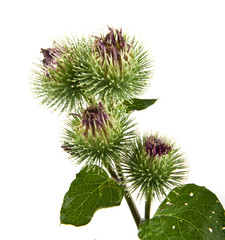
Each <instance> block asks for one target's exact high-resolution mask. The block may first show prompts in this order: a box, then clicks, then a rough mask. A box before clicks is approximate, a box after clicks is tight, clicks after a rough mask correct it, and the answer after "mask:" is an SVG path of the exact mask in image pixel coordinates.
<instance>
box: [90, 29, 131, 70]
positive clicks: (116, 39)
mask: <svg viewBox="0 0 225 240" xmlns="http://www.w3.org/2000/svg"><path fill="white" fill-rule="evenodd" d="M108 28H109V33H108V34H107V35H106V36H105V37H102V38H100V37H95V39H96V40H95V43H94V48H93V49H94V50H95V51H96V52H97V53H98V54H99V56H101V57H102V59H103V62H104V61H105V59H107V61H109V58H110V57H111V58H112V61H113V64H114V63H118V65H119V67H120V70H122V60H121V56H122V53H123V58H124V60H126V61H127V60H128V57H127V55H126V53H128V52H129V50H130V47H131V45H130V44H127V43H126V42H125V39H124V37H123V35H122V29H120V30H118V29H116V30H114V29H113V28H110V27H108Z"/></svg>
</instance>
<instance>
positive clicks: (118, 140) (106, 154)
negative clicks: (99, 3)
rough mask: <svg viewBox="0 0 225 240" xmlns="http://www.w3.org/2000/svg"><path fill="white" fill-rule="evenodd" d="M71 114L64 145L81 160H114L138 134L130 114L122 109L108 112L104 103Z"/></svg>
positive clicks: (75, 158) (105, 164)
mask: <svg viewBox="0 0 225 240" xmlns="http://www.w3.org/2000/svg"><path fill="white" fill-rule="evenodd" d="M70 115H71V117H70V120H69V121H68V123H67V128H66V129H65V130H64V135H63V141H64V144H63V146H62V147H63V149H64V150H65V151H66V152H68V153H69V154H70V158H72V159H74V160H75V161H76V162H77V163H78V164H80V163H81V162H85V163H86V164H88V163H90V164H99V165H104V166H107V164H109V163H110V164H113V163H114V162H116V161H118V160H119V159H120V156H121V154H122V152H124V151H126V150H127V149H128V147H129V145H130V144H131V142H132V141H133V139H134V137H135V130H134V123H133V121H132V120H131V119H130V118H129V116H128V115H127V114H125V113H122V112H121V111H114V112H109V111H108V110H107V108H105V107H103V105H102V103H99V104H98V105H97V104H96V105H92V106H89V107H87V108H86V109H83V110H80V112H78V113H73V114H70Z"/></svg>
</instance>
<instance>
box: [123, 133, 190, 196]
mask: <svg viewBox="0 0 225 240" xmlns="http://www.w3.org/2000/svg"><path fill="white" fill-rule="evenodd" d="M123 171H124V173H125V174H126V181H127V183H129V184H130V189H131V191H135V190H137V189H139V194H138V196H140V197H143V196H147V195H148V193H149V192H151V193H152V196H153V197H154V196H155V195H156V196H157V197H158V198H159V199H160V198H161V197H162V196H163V195H165V194H166V191H167V190H169V189H171V188H173V187H175V186H177V185H179V184H181V183H182V182H183V180H184V179H186V177H187V172H188V171H187V165H186V160H185V158H184V156H183V154H182V153H181V151H180V149H179V148H178V147H177V146H176V144H175V143H173V142H172V141H169V140H168V139H166V138H162V137H159V136H158V134H156V135H151V136H150V137H147V135H145V136H143V137H142V138H141V137H139V138H137V139H136V140H135V142H134V144H133V146H132V148H131V150H130V151H129V152H128V153H127V155H126V156H124V160H123Z"/></svg>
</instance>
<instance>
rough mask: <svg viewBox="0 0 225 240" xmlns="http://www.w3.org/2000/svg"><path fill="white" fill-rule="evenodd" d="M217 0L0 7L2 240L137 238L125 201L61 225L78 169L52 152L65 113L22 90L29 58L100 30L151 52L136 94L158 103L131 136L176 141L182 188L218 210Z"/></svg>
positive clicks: (222, 41) (222, 68)
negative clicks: (125, 36)
mask: <svg viewBox="0 0 225 240" xmlns="http://www.w3.org/2000/svg"><path fill="white" fill-rule="evenodd" d="M223 3H224V1H223V0H221V1H219V0H212V1H207V0H204V1H201V0H189V1H184V0H170V1H168V0H165V1H162V0H155V1H151V0H148V1H143V0H138V1H121V0H120V1H117V0H114V1H99V0H95V1H85V0H83V1H75V0H73V1H68V0H64V1H56V0H54V1H47V0H45V1H43V0H39V1H25V0H20V1H5V2H4V3H1V6H0V24H1V28H0V32H1V37H0V47H1V50H0V61H1V63H0V68H1V85H0V86H1V88H0V92H1V94H0V104H1V106H0V111H1V118H0V121H1V124H0V128H1V129H0V131H1V162H0V165H1V166H0V184H1V185H0V186H1V188H0V193H1V198H0V216H1V217H0V228H1V230H0V238H1V239H4V240H9V239H10V240H11V239H13V240H14V239H23V240H28V239H29V240H30V239H32V240H40V239H44V240H45V239H54V240H62V239H63V240H65V239H67V240H70V239H71V240H72V239H73V240H74V239H83V240H106V239H107V240H113V239H118V240H122V239H123V240H125V239H129V240H136V239H137V237H136V233H137V229H136V226H135V224H134V222H133V219H132V218H131V216H130V212H129V210H128V207H127V206H126V203H125V201H123V203H122V206H120V207H115V208H111V209H104V210H100V211H98V212H97V213H96V214H95V216H94V218H93V219H92V221H91V223H90V224H89V225H87V226H85V227H80V228H76V227H73V226H64V225H60V222H59V212H60V207H61V203H62V200H63V196H64V194H65V192H66V191H67V190H68V188H69V185H70V183H71V181H72V180H73V179H74V177H75V173H76V172H77V171H78V170H79V169H78V168H75V166H74V163H72V162H70V161H68V160H67V159H66V158H67V154H66V153H64V152H63V151H62V150H61V148H60V146H61V143H60V132H61V128H62V126H63V119H64V117H65V116H60V117H59V116H58V114H57V113H53V112H52V111H51V110H48V109H46V108H45V107H42V106H40V105H39V102H38V101H37V100H34V99H33V96H32V93H31V90H30V80H29V78H30V74H31V68H32V62H35V61H36V59H37V58H41V55H40V48H47V47H49V46H50V45H51V43H52V40H54V39H55V38H60V37H63V36H64V34H71V33H73V34H75V35H76V34H78V35H82V34H84V35H87V34H90V35H91V34H93V33H94V34H97V33H98V32H99V31H102V30H107V28H106V26H107V25H109V26H114V27H122V28H123V29H124V31H126V32H129V33H130V34H131V35H136V36H137V37H138V38H139V39H140V40H141V41H142V42H143V43H144V44H145V46H146V48H150V50H151V52H152V56H153V59H154V71H155V74H154V76H153V79H152V84H151V87H150V88H149V91H148V92H147V93H146V94H145V96H144V97H148V98H159V100H158V102H157V103H156V104H155V105H154V106H152V107H151V108H149V109H147V110H145V111H142V112H141V113H139V115H137V121H138V122H139V128H140V130H141V131H145V130H148V131H149V130H153V131H159V132H160V133H163V134H166V135H168V136H170V137H173V138H174V139H176V141H177V142H178V143H179V145H181V147H182V150H183V151H184V152H186V156H187V159H188V163H189V165H190V175H189V179H188V181H187V182H188V183H196V184H198V185H201V186H206V187H207V188H208V189H210V190H211V191H213V192H214V193H216V194H217V196H218V197H219V200H220V201H221V203H222V204H223V205H225V189H224V182H225V173H224V167H225V164H224V162H225V155H224V149H225V147H224V145H225V142H224V136H225V127H224V122H225V117H224V103H225V96H224V90H225V88H224V81H225V35H224V29H225V14H224V12H225V6H224V5H223ZM157 206H158V203H155V205H154V207H153V212H154V211H155V209H156V207H157ZM142 207H143V205H142V204H140V209H141V208H142ZM153 212H152V213H153ZM141 213H143V209H141ZM142 215H143V214H142Z"/></svg>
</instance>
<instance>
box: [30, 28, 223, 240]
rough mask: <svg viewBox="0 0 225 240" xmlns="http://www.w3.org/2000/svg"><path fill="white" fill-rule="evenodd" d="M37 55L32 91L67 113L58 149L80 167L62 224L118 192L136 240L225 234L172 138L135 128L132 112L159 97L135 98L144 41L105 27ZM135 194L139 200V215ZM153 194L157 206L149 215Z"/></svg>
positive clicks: (79, 221) (147, 65) (146, 64)
mask: <svg viewBox="0 0 225 240" xmlns="http://www.w3.org/2000/svg"><path fill="white" fill-rule="evenodd" d="M41 54H42V59H41V60H39V63H37V64H36V66H37V68H36V69H35V70H34V75H33V78H32V86H33V92H34V95H35V96H36V97H37V98H39V99H40V100H41V103H42V104H44V105H46V106H48V107H50V108H53V109H54V110H56V109H59V110H60V111H64V112H67V113H68V119H67V120H66V124H65V127H64V130H63V133H62V148H63V149H64V150H65V151H66V152H67V153H68V157H69V158H70V159H72V160H74V161H75V163H76V164H81V165H82V168H81V171H80V172H79V173H78V174H77V175H76V178H75V180H74V181H73V182H72V183H71V185H70V187H69V190H68V192H67V193H66V194H65V197H64V199H63V203H62V207H61V212H60V221H61V223H62V224H70V225H74V226H83V225H86V224H88V223H89V222H90V221H91V220H92V218H93V216H94V213H95V212H96V211H97V210H98V209H101V208H107V207H113V206H118V205H120V203H121V201H122V199H123V197H124V198H125V199H126V202H127V204H128V206H129V209H130V211H131V213H132V216H133V219H134V221H135V223H136V226H137V228H138V236H139V238H140V239H143V240H150V239H154V240H161V239H191V240H193V239H196V240H198V239H199V240H200V239H218V240H220V239H221V240H222V239H225V231H224V229H225V216H224V209H223V206H222V205H221V203H220V202H219V200H218V199H217V197H216V196H215V194H213V193H212V192H210V191H209V190H208V189H206V188H205V187H200V186H197V185H195V184H184V181H185V180H186V179H187V175H188V168H187V161H186V158H185V156H184V153H183V152H182V151H181V149H180V147H178V145H177V143H175V141H174V140H171V139H170V138H168V137H164V136H163V135H160V134H159V133H156V134H149V133H147V132H148V131H149V129H147V131H146V133H145V134H143V135H140V134H139V133H138V131H137V129H136V125H135V122H134V119H133V118H132V116H131V115H132V112H134V111H140V110H143V109H146V108H148V107H149V106H150V105H152V104H154V103H155V102H156V100H157V99H140V98H139V96H140V95H141V94H142V93H143V92H144V90H145V89H146V88H147V86H149V80H150V79H151V76H152V67H151V66H152V62H151V58H150V56H149V53H148V51H147V50H145V48H144V46H143V44H142V43H141V42H139V41H137V40H136V38H135V37H131V36H129V35H128V34H126V33H124V32H123V31H122V29H114V28H112V27H108V32H107V33H106V34H104V33H101V34H99V35H97V36H96V35H90V36H89V37H87V38H84V37H83V38H81V39H77V38H75V37H70V38H69V37H67V38H65V39H62V40H57V41H55V42H54V43H53V45H52V46H51V47H49V48H42V49H41ZM134 192H137V200H138V201H142V199H143V200H144V201H145V209H144V211H143V213H144V214H143V217H142V214H140V212H139V209H138V208H137V206H136V203H135V201H134V199H133V198H132V194H133V193H134ZM155 198H158V199H159V200H160V201H161V204H160V206H159V208H158V210H157V211H156V212H155V214H154V216H153V217H151V214H150V213H151V211H150V209H151V205H152V202H153V200H154V199H155ZM163 198H164V200H163ZM99 230H100V229H99ZM105 238H106V239H107V236H105Z"/></svg>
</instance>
